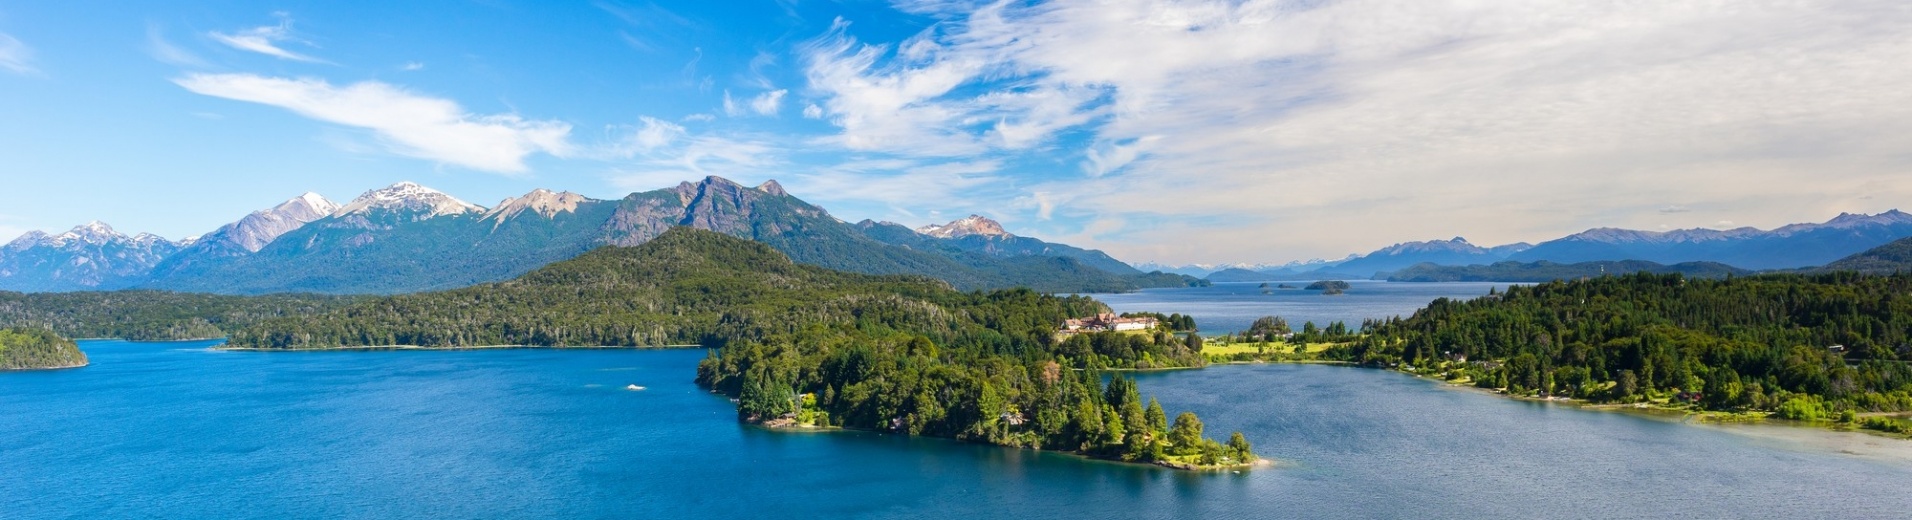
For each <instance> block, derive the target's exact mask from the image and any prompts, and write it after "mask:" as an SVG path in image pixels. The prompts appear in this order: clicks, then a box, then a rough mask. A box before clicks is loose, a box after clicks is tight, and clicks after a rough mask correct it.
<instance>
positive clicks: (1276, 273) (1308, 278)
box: [1207, 267, 1373, 283]
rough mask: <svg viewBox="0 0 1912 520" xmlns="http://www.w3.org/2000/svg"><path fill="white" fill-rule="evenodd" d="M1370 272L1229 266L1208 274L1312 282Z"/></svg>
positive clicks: (1216, 278)
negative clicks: (1297, 270)
mask: <svg viewBox="0 0 1912 520" xmlns="http://www.w3.org/2000/svg"><path fill="white" fill-rule="evenodd" d="M1369 276H1373V274H1372V273H1369V274H1351V273H1343V272H1340V270H1338V269H1335V268H1332V267H1324V268H1320V269H1317V270H1312V271H1304V272H1294V271H1293V270H1289V269H1276V270H1269V271H1254V270H1249V269H1241V268H1228V269H1223V270H1220V271H1216V272H1214V273H1211V274H1209V275H1208V278H1207V280H1208V281H1210V282H1215V283H1228V282H1312V281H1318V280H1338V279H1356V280H1365V279H1367V278H1368V277H1369Z"/></svg>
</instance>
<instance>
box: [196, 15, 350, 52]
mask: <svg viewBox="0 0 1912 520" xmlns="http://www.w3.org/2000/svg"><path fill="white" fill-rule="evenodd" d="M272 16H273V17H276V18H278V19H279V24H278V25H263V26H259V27H254V28H251V29H246V30H243V31H239V32H236V33H223V32H219V31H212V32H210V33H207V36H211V37H212V39H213V41H217V42H219V43H223V44H226V46H228V47H232V48H234V49H239V50H242V51H249V52H256V53H259V54H264V55H267V56H272V57H275V58H279V59H283V60H292V61H303V62H307V63H331V62H328V61H325V60H322V59H319V58H314V57H312V56H307V55H304V54H300V53H297V52H292V51H289V50H286V49H285V48H283V47H280V46H279V44H280V43H285V42H293V43H300V44H304V45H311V42H307V41H305V40H301V39H298V38H297V37H294V36H293V34H292V16H291V15H288V14H286V13H272Z"/></svg>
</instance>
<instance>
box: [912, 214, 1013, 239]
mask: <svg viewBox="0 0 1912 520" xmlns="http://www.w3.org/2000/svg"><path fill="white" fill-rule="evenodd" d="M916 232H917V233H922V234H925V235H929V236H932V237H936V238H960V237H967V236H983V237H1013V236H1015V235H1011V234H1009V232H1008V231H1004V230H1003V229H1002V223H999V222H996V221H994V220H990V219H989V218H987V217H984V216H982V215H970V216H968V217H964V218H960V219H957V220H954V221H951V222H950V223H948V224H941V225H936V224H932V225H928V226H923V227H920V228H916Z"/></svg>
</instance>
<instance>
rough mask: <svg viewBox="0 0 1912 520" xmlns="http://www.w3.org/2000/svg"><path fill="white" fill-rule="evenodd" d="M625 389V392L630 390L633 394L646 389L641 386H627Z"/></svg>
mask: <svg viewBox="0 0 1912 520" xmlns="http://www.w3.org/2000/svg"><path fill="white" fill-rule="evenodd" d="M624 389H625V390H630V391H633V392H635V391H638V390H643V389H644V387H641V386H637V385H629V386H625V387H624Z"/></svg>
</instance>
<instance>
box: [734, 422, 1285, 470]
mask: <svg viewBox="0 0 1912 520" xmlns="http://www.w3.org/2000/svg"><path fill="white" fill-rule="evenodd" d="M737 422H738V423H740V424H743V425H745V426H748V427H752V428H757V429H760V430H764V431H769V432H776V433H805V434H809V433H840V432H843V433H846V432H864V433H873V434H879V435H896V432H886V431H879V430H868V429H863V428H849V427H844V426H816V425H798V424H792V425H788V426H785V425H776V424H770V423H771V422H775V421H748V420H742V419H739V420H738V421H737ZM904 436H905V437H911V438H917V439H934V440H937V441H942V442H957V443H963V444H975V445H979V446H988V447H992V448H998V449H1010V450H1028V451H1034V452H1039V453H1054V454H1058V455H1066V456H1069V457H1074V458H1077V459H1081V460H1084V461H1090V462H1100V463H1109V464H1120V465H1124V466H1144V467H1152V468H1160V469H1167V470H1173V471H1181V472H1189V473H1221V472H1227V471H1233V472H1237V473H1239V472H1242V471H1246V470H1252V469H1256V468H1266V469H1272V468H1276V467H1278V466H1280V465H1279V464H1277V463H1276V462H1275V461H1274V460H1273V459H1269V458H1267V457H1261V456H1256V457H1255V460H1253V461H1250V462H1248V463H1245V464H1229V465H1220V466H1197V465H1193V464H1182V463H1176V462H1170V461H1153V462H1138V461H1132V460H1121V459H1110V458H1103V457H1096V456H1092V455H1088V454H1084V453H1080V452H1075V451H1063V450H1045V449H1042V448H1035V447H1029V446H1009V445H1005V444H991V443H987V442H976V441H968V440H963V439H952V438H948V437H931V436H926V435H907V434H905V435H904Z"/></svg>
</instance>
